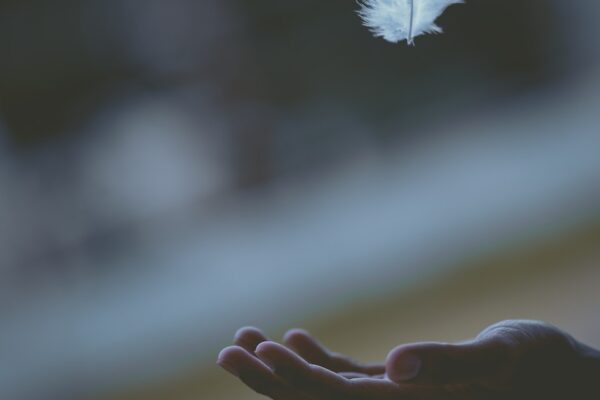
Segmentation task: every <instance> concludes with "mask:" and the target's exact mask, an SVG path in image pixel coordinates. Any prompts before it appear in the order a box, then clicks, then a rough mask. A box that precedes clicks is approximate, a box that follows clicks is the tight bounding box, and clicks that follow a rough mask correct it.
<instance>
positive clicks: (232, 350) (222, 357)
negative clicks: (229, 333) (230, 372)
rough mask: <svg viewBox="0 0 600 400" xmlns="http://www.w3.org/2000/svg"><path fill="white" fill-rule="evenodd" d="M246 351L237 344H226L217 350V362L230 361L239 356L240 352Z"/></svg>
mask: <svg viewBox="0 0 600 400" xmlns="http://www.w3.org/2000/svg"><path fill="white" fill-rule="evenodd" d="M245 352H246V351H245V350H244V349H242V348H241V347H239V346H228V347H225V348H224V349H223V350H221V351H220V352H219V355H218V356H217V363H220V362H222V361H225V362H227V361H230V360H233V359H235V358H237V357H239V355H240V353H245Z"/></svg>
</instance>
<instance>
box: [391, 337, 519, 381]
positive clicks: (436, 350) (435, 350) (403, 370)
mask: <svg viewBox="0 0 600 400" xmlns="http://www.w3.org/2000/svg"><path fill="white" fill-rule="evenodd" d="M510 354H511V351H510V349H509V348H508V343H505V342H502V341H500V340H496V338H485V339H481V340H474V341H471V342H466V343H462V344H446V343H416V344H409V345H404V346H399V347H397V348H395V349H394V350H392V351H391V352H390V354H389V355H388V358H387V362H386V373H387V376H388V377H389V378H390V379H391V380H392V381H395V382H407V381H409V382H411V383H427V384H429V383H431V384H451V383H469V382H476V381H478V380H481V379H482V378H489V377H493V376H496V374H498V373H499V372H500V371H501V370H502V369H503V368H504V367H506V365H507V364H508V361H509V358H510Z"/></svg>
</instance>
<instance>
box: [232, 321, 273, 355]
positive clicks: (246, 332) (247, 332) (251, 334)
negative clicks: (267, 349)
mask: <svg viewBox="0 0 600 400" xmlns="http://www.w3.org/2000/svg"><path fill="white" fill-rule="evenodd" d="M265 341H267V337H266V336H265V334H264V333H262V331H261V330H260V329H258V328H254V327H245V328H241V329H239V330H238V331H237V332H236V333H235V336H234V338H233V342H234V344H235V345H236V346H240V347H242V348H243V349H244V350H246V351H248V352H249V353H251V354H254V350H256V347H257V346H258V345H259V344H261V343H262V342H265Z"/></svg>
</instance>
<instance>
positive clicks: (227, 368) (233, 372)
mask: <svg viewBox="0 0 600 400" xmlns="http://www.w3.org/2000/svg"><path fill="white" fill-rule="evenodd" d="M217 364H218V365H219V366H220V367H221V368H223V369H224V370H225V371H227V372H229V373H230V374H231V375H233V376H235V377H238V378H239V376H240V375H239V373H238V372H237V370H236V369H235V368H233V367H232V366H231V365H229V364H227V363H226V362H223V361H221V360H219V361H217Z"/></svg>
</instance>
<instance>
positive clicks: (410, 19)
mask: <svg viewBox="0 0 600 400" xmlns="http://www.w3.org/2000/svg"><path fill="white" fill-rule="evenodd" d="M457 3H463V0H363V1H359V4H360V5H361V10H360V11H358V15H359V16H360V17H361V18H362V20H363V23H364V25H365V26H366V27H368V28H369V29H370V30H371V31H372V32H373V34H374V35H375V36H377V37H382V38H384V39H385V40H387V41H389V42H392V43H398V42H400V41H402V40H406V41H407V42H408V44H414V38H415V37H417V36H419V35H423V34H425V33H441V32H442V28H440V27H439V26H437V25H436V24H435V20H436V19H438V17H439V16H440V15H442V13H443V12H444V10H446V8H447V7H448V6H451V5H452V4H457Z"/></svg>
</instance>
